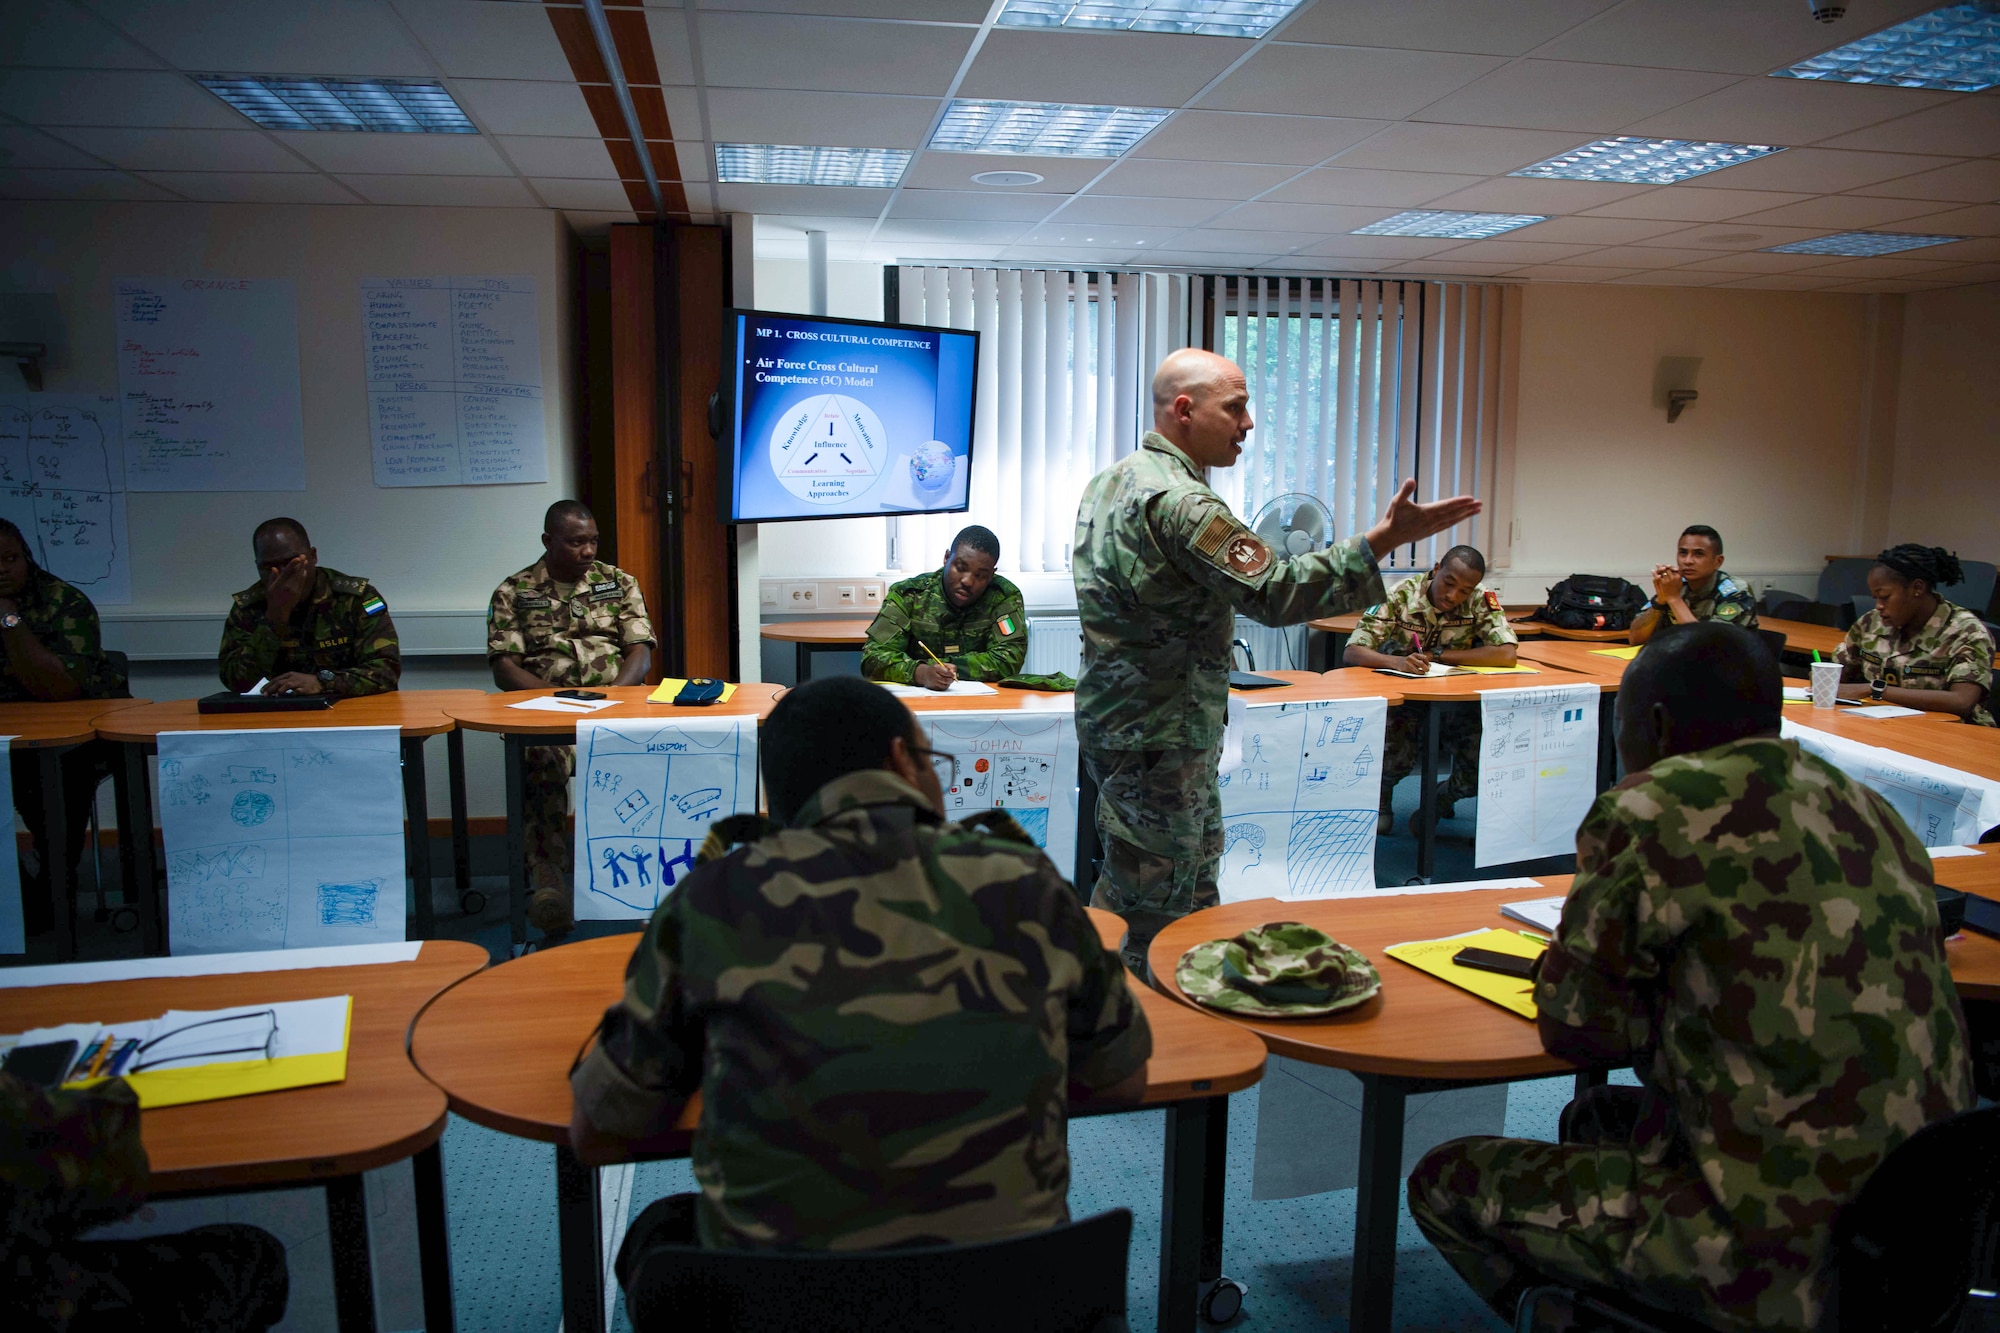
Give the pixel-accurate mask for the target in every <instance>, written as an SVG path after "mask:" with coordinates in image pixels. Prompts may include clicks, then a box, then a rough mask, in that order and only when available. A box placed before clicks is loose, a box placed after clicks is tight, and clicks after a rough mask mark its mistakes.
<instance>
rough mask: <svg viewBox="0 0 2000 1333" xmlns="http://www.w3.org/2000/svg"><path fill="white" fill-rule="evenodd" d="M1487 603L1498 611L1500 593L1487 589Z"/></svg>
mask: <svg viewBox="0 0 2000 1333" xmlns="http://www.w3.org/2000/svg"><path fill="white" fill-rule="evenodd" d="M1486 605H1487V606H1488V607H1489V608H1491V609H1492V610H1495V611H1498V610H1499V609H1500V594H1499V593H1497V592H1495V591H1493V589H1491V588H1488V589H1487V590H1486Z"/></svg>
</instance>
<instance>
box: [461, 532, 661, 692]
mask: <svg viewBox="0 0 2000 1333" xmlns="http://www.w3.org/2000/svg"><path fill="white" fill-rule="evenodd" d="M654 642H656V640H655V639H654V638H653V622H652V620H650V619H649V618H648V617H647V615H646V599H645V597H644V595H642V594H641V593H640V591H639V580H637V579H635V578H633V577H632V576H631V575H630V574H627V573H626V572H625V571H624V570H622V569H620V568H618V567H617V566H616V565H607V564H605V563H604V562H603V561H602V560H594V561H592V562H591V564H590V568H589V569H587V570H585V571H584V573H583V577H582V578H580V579H578V580H577V581H576V583H575V585H574V586H573V587H572V588H571V589H570V590H569V593H568V595H567V596H565V595H564V593H563V590H562V588H561V587H559V586H558V585H557V583H556V580H555V578H554V576H552V575H551V574H550V573H549V566H548V562H547V561H545V560H537V561H536V562H535V563H534V564H532V565H529V566H528V567H527V568H526V569H524V570H522V571H520V572H519V573H517V574H515V575H513V576H512V577H510V578H509V579H508V580H507V581H506V582H505V583H502V584H501V585H500V586H499V587H498V588H496V589H494V591H493V602H492V605H490V606H489V607H487V609H486V660H487V661H489V662H490V661H492V660H493V659H494V658H496V657H503V656H506V655H507V654H509V653H512V654H515V655H517V656H519V657H520V659H521V665H522V667H524V668H525V669H526V670H527V671H528V673H529V674H530V675H533V676H539V677H540V678H541V679H543V680H545V681H547V682H548V683H549V684H551V685H557V686H561V687H563V688H566V689H568V688H575V687H578V686H589V685H609V684H610V683H611V682H612V681H614V680H616V679H617V678H618V668H619V666H620V664H621V662H622V660H623V658H624V655H625V650H626V649H627V648H630V647H631V646H632V645H633V644H636V643H644V644H651V643H654Z"/></svg>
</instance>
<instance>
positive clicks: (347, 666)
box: [218, 518, 403, 699]
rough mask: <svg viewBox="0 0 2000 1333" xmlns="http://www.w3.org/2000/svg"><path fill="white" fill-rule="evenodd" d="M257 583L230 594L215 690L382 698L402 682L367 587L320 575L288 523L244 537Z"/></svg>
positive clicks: (269, 522) (385, 618)
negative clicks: (254, 688) (258, 689)
mask: <svg viewBox="0 0 2000 1333" xmlns="http://www.w3.org/2000/svg"><path fill="white" fill-rule="evenodd" d="M250 549H251V552H252V554H254V555H255V556H256V558H257V575H258V577H257V582H255V583H253V584H251V585H250V586H249V587H247V588H245V589H244V590H243V591H242V592H239V593H237V594H236V596H235V598H234V599H233V600H232V601H231V603H230V607H229V618H228V619H227V620H225V621H224V622H223V625H222V651H221V654H220V660H219V662H218V665H219V666H220V668H221V674H222V683H223V684H224V685H227V686H228V687H229V688H230V689H232V690H248V689H249V688H250V687H251V686H253V685H256V684H257V682H259V681H263V682H264V685H263V692H264V693H265V694H330V695H332V696H333V697H335V698H336V699H350V698H353V697H355V696H356V695H362V694H384V693H387V692H388V691H390V690H393V689H395V688H396V682H397V680H398V679H400V678H401V676H402V674H403V651H402V648H401V646H400V645H399V644H398V643H397V641H396V622H395V621H393V620H391V619H389V608H388V605H387V604H386V603H385V602H383V600H382V594H380V593H378V592H376V591H375V587H374V585H373V584H371V583H369V582H368V580H367V579H363V578H355V577H353V576H352V575H348V574H342V573H341V572H339V571H338V570H333V569H325V568H322V567H321V565H320V563H319V551H318V550H317V549H315V548H314V546H313V544H312V539H311V538H309V537H307V536H306V530H305V527H304V526H303V525H302V524H300V522H299V521H298V520H297V519H295V518H270V519H265V520H264V521H263V522H262V523H259V524H258V525H257V531H256V532H254V533H252V534H251V537H250Z"/></svg>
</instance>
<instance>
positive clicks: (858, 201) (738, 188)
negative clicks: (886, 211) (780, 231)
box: [715, 185, 889, 218]
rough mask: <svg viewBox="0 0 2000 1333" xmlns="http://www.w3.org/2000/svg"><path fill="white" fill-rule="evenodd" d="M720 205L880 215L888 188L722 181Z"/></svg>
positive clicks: (742, 209)
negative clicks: (746, 183) (870, 188)
mask: <svg viewBox="0 0 2000 1333" xmlns="http://www.w3.org/2000/svg"><path fill="white" fill-rule="evenodd" d="M715 196H716V206H717V207H718V208H720V209H721V210H722V211H723V212H725V213H774V214H779V215H783V214H787V213H802V214H825V215H826V216H828V217H850V218H859V217H869V218H872V217H879V216H880V215H881V212H882V205H884V204H886V203H888V202H889V192H888V191H887V190H867V189H862V188H860V187H858V186H846V185H718V186H716V187H715Z"/></svg>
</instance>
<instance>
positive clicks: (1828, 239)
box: [1766, 231, 1965, 257]
mask: <svg viewBox="0 0 2000 1333" xmlns="http://www.w3.org/2000/svg"><path fill="white" fill-rule="evenodd" d="M1964 239H1965V237H1963V236H1921V235H1918V234H1917V233H1916V232H1906V231H1844V232H1841V233H1840V234H1839V235H1837V236H1821V237H1818V238H1816V239H1814V240H1810V241H1793V242H1792V243H1791V244H1790V245H1774V246H1772V247H1770V249H1769V250H1768V251H1766V253H1767V254H1774V255H1861V256H1863V257H1866V256H1868V255H1893V254H1895V253H1896V252H1897V251H1899V250H1921V249H1923V248H1924V247H1925V246H1927V245H1950V244H1951V243H1952V242H1953V241H1962V240H1964Z"/></svg>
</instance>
